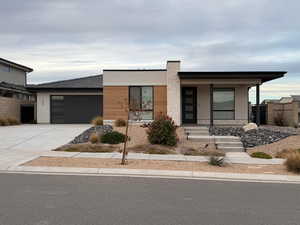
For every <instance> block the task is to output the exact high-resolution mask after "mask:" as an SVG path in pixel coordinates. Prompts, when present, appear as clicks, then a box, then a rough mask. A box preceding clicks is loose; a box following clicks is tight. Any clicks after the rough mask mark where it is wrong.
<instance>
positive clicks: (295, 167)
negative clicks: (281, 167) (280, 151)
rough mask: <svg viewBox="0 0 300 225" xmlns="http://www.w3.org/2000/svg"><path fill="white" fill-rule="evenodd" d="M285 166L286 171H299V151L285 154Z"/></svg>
mask: <svg viewBox="0 0 300 225" xmlns="http://www.w3.org/2000/svg"><path fill="white" fill-rule="evenodd" d="M285 166H286V168H287V170H288V171H291V172H295V173H300V153H299V152H295V153H291V154H289V155H288V156H287V159H286V161H285Z"/></svg>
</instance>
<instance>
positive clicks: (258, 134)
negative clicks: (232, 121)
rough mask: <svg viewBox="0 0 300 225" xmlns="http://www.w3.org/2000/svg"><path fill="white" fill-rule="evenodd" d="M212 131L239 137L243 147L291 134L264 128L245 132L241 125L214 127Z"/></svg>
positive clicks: (275, 139) (262, 143) (253, 145)
mask: <svg viewBox="0 0 300 225" xmlns="http://www.w3.org/2000/svg"><path fill="white" fill-rule="evenodd" d="M212 132H213V135H220V136H237V137H240V138H241V142H242V143H243V145H244V147H245V148H252V147H256V146H260V145H266V144H271V143H274V142H277V141H280V140H282V139H284V138H287V137H289V136H291V135H293V134H292V133H284V132H280V131H274V130H271V129H264V128H259V129H257V130H249V131H247V132H245V131H244V130H243V128H241V127H214V128H213V129H212Z"/></svg>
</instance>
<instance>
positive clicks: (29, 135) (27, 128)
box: [0, 124, 91, 167]
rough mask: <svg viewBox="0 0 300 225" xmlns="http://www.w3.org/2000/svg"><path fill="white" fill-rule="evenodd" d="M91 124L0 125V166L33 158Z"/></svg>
mask: <svg viewBox="0 0 300 225" xmlns="http://www.w3.org/2000/svg"><path fill="white" fill-rule="evenodd" d="M90 126H91V125H89V124H79V125H77V124H76V125H74V124H70V125H50V124H47V125H41V124H34V125H20V126H7V127H0V167H1V166H3V165H5V166H7V165H10V164H11V163H12V162H17V161H20V160H24V161H25V159H28V158H34V156H35V157H37V156H38V155H39V154H41V153H43V152H46V151H50V150H52V149H54V148H56V147H59V146H61V145H63V144H66V143H68V142H69V141H71V140H72V139H73V138H74V137H75V136H77V135H79V134H80V133H81V132H83V131H84V130H86V129H88V128H89V127H90Z"/></svg>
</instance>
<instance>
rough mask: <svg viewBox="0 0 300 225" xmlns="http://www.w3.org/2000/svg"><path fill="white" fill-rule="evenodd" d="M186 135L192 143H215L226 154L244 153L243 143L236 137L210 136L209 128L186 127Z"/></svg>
mask: <svg viewBox="0 0 300 225" xmlns="http://www.w3.org/2000/svg"><path fill="white" fill-rule="evenodd" d="M184 131H185V134H186V135H187V139H188V140H190V141H195V142H201V143H215V144H216V145H217V148H218V149H220V150H223V151H224V152H244V147H243V143H242V142H241V140H240V138H239V137H235V136H214V135H213V136H210V135H209V129H208V127H200V126H199V127H185V128H184Z"/></svg>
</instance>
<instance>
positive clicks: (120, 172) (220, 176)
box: [0, 166, 300, 184]
mask: <svg viewBox="0 0 300 225" xmlns="http://www.w3.org/2000/svg"><path fill="white" fill-rule="evenodd" d="M0 172H2V173H34V174H48V175H51V174H52V175H58V174H60V175H90V176H127V177H132V176H134V177H156V178H173V179H175V178H177V179H203V180H223V181H243V182H265V183H294V184H300V176H296V175H295V176H291V175H273V174H246V173H219V172H199V171H178V170H150V169H147V170H145V169H119V168H112V169H109V168H77V167H38V166H15V167H10V168H9V169H8V170H5V171H1V170H0Z"/></svg>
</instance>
